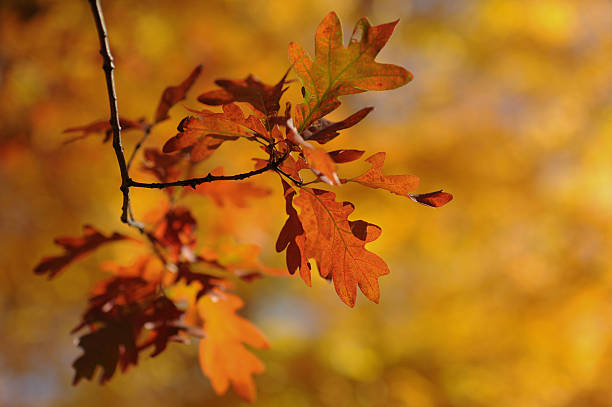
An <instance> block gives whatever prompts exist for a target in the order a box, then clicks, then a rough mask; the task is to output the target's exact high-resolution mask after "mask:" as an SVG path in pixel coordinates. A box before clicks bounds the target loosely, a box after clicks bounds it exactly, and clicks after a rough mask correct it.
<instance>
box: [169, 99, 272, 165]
mask: <svg viewBox="0 0 612 407" xmlns="http://www.w3.org/2000/svg"><path fill="white" fill-rule="evenodd" d="M197 113H198V117H194V116H189V117H186V118H184V119H183V120H182V121H181V123H180V124H179V127H178V130H179V133H178V134H177V135H176V136H174V137H172V138H170V139H169V140H168V141H166V143H165V144H164V147H163V149H162V150H163V152H164V153H171V152H174V151H178V150H182V149H185V148H187V147H192V150H191V160H192V161H201V160H204V159H206V158H208V157H209V156H210V155H211V154H212V153H213V152H214V151H215V150H216V149H217V148H219V146H221V144H223V142H225V141H230V140H237V139H239V138H240V137H246V138H253V137H254V136H255V135H256V134H260V135H262V137H269V136H268V135H267V132H266V129H265V127H263V125H262V123H261V121H260V120H259V119H257V118H256V117H255V116H252V115H251V116H249V117H246V118H245V117H244V116H243V113H242V110H241V109H240V108H239V107H238V106H237V105H235V104H228V105H223V113H214V112H211V111H209V110H202V111H200V112H197Z"/></svg>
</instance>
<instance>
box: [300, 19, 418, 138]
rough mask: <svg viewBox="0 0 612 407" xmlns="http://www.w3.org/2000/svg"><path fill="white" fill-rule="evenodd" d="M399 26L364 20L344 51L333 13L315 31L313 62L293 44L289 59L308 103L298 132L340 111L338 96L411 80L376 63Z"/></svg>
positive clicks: (398, 69)
mask: <svg viewBox="0 0 612 407" xmlns="http://www.w3.org/2000/svg"><path fill="white" fill-rule="evenodd" d="M396 24H397V21H394V22H391V23H388V24H382V25H378V26H371V24H370V22H369V21H368V20H367V19H366V18H362V19H360V20H359V21H358V22H357V24H356V25H355V29H354V30H353V34H352V36H351V40H350V43H349V46H348V47H347V48H345V47H344V45H343V39H342V27H341V25H340V20H339V19H338V16H337V15H336V13H334V12H331V13H329V14H328V15H327V16H326V17H325V18H324V19H323V21H322V22H321V24H319V27H318V28H317V32H316V34H315V59H314V61H313V60H312V59H311V58H310V57H309V56H308V54H307V53H306V51H305V50H304V49H303V48H302V47H301V46H300V45H298V44H296V43H294V42H292V43H290V44H289V60H290V62H291V64H292V65H293V69H294V70H295V72H296V74H297V76H298V78H299V80H300V82H301V83H302V86H303V87H304V102H305V103H303V104H301V105H299V106H298V108H297V109H296V124H297V127H298V129H300V131H302V130H304V129H305V128H307V127H308V125H309V124H310V123H312V122H313V121H314V120H317V119H320V118H322V117H323V116H325V115H326V114H328V113H329V112H331V111H332V110H334V109H335V108H337V107H338V106H339V105H340V101H339V100H338V97H339V96H342V95H349V94H353V93H360V92H365V91H366V90H386V89H394V88H397V87H400V86H402V85H405V84H406V83H408V82H409V81H410V80H411V79H412V75H411V74H410V72H408V71H407V70H405V69H404V68H402V67H400V66H397V65H389V64H381V63H378V62H375V61H374V59H375V57H376V55H377V54H378V52H379V51H380V50H381V49H382V47H383V46H384V45H385V44H386V43H387V41H388V40H389V37H390V36H391V34H392V33H393V30H394V29H395V25H396Z"/></svg>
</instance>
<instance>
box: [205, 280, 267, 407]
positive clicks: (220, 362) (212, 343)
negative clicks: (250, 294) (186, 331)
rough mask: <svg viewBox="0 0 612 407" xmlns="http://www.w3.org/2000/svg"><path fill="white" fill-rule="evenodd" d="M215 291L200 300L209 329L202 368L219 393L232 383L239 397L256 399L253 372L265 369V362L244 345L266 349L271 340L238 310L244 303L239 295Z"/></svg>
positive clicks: (206, 330)
mask: <svg viewBox="0 0 612 407" xmlns="http://www.w3.org/2000/svg"><path fill="white" fill-rule="evenodd" d="M212 294H214V295H211V294H209V295H206V296H204V297H202V298H201V299H200V301H199V302H198V311H199V313H200V316H201V318H202V319H203V320H204V332H205V333H206V336H205V337H204V338H203V339H201V340H200V347H199V358H200V365H201V367H202V371H203V372H204V374H205V375H206V376H207V377H208V378H209V379H210V382H211V384H212V387H213V389H214V390H215V392H216V393H217V394H224V393H225V392H226V391H227V389H228V388H229V385H230V384H231V385H232V387H233V389H234V391H235V392H236V393H237V394H238V395H239V396H240V397H242V398H243V399H245V400H247V401H249V402H253V401H254V400H255V398H256V388H255V383H254V382H253V377H252V375H253V374H257V373H262V372H263V371H264V365H263V363H262V362H261V361H260V360H259V359H258V358H257V357H256V356H255V355H254V354H253V353H251V352H250V351H249V350H248V349H247V348H246V347H245V345H249V346H252V347H254V348H257V349H264V348H267V347H268V346H269V345H268V342H267V340H266V338H265V337H264V336H263V334H262V333H261V332H260V331H259V329H257V328H256V327H255V325H253V324H252V323H250V322H249V321H247V320H246V319H244V318H242V317H240V316H239V315H237V314H236V311H237V310H239V309H240V308H242V306H243V302H242V300H241V299H240V298H239V297H237V296H235V295H233V294H229V293H225V292H221V291H214V292H213V293H212Z"/></svg>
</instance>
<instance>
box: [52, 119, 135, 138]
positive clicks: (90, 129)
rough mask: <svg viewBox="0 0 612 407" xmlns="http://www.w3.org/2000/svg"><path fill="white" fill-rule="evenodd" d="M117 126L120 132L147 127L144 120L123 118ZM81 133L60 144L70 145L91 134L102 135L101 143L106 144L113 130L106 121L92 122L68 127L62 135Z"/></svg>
mask: <svg viewBox="0 0 612 407" xmlns="http://www.w3.org/2000/svg"><path fill="white" fill-rule="evenodd" d="M119 125H120V126H121V130H144V129H145V128H146V126H147V124H146V122H145V120H144V118H141V119H138V120H130V119H125V118H123V117H120V118H119ZM75 132H81V134H80V135H78V136H76V137H71V138H69V139H67V140H64V142H63V143H62V144H68V143H72V142H74V141H77V140H81V139H84V138H86V137H89V136H91V135H92V134H97V133H104V139H103V140H102V142H103V143H106V142H107V141H108V140H110V139H111V136H112V135H113V128H112V126H111V124H110V121H108V120H99V121H96V122H92V123H89V124H85V125H83V126H77V127H70V128H68V129H66V130H64V133H75Z"/></svg>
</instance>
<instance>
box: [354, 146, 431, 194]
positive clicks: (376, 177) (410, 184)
mask: <svg viewBox="0 0 612 407" xmlns="http://www.w3.org/2000/svg"><path fill="white" fill-rule="evenodd" d="M366 161H367V162H369V163H370V164H371V165H372V168H370V169H369V170H368V171H366V172H365V173H364V174H363V175H360V176H359V177H357V178H353V179H350V180H343V182H348V181H353V182H358V183H360V184H361V185H365V186H366V187H370V188H382V189H386V190H387V191H389V192H391V193H394V194H397V195H401V196H405V197H408V198H410V192H411V191H414V190H415V189H416V188H417V187H418V185H419V178H418V177H416V176H414V175H409V174H406V175H385V174H383V173H382V167H383V164H384V163H385V153H384V152H381V153H376V154H374V155H372V156H370V157H368V158H367V159H366Z"/></svg>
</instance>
